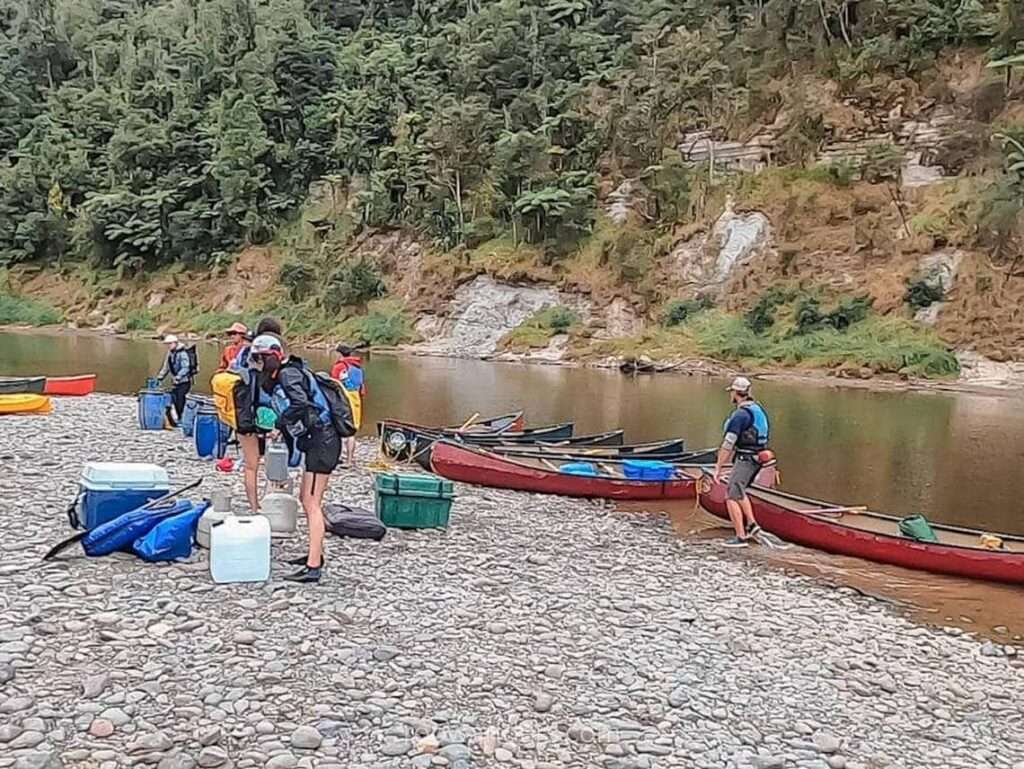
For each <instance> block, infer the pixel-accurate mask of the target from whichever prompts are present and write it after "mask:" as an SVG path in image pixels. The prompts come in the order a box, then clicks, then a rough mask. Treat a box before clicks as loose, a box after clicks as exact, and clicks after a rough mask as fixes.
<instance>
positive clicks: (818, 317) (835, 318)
mask: <svg viewBox="0 0 1024 769" xmlns="http://www.w3.org/2000/svg"><path fill="white" fill-rule="evenodd" d="M871 303H872V300H871V298H870V297H867V296H861V297H856V298H854V299H845V300H843V302H841V303H840V304H839V306H838V307H836V308H835V309H834V310H831V311H830V312H822V311H821V307H820V305H819V302H818V300H817V299H816V298H814V297H811V296H808V297H804V298H803V299H802V300H801V301H800V303H799V304H798V305H797V307H796V312H795V314H794V323H795V326H796V327H795V329H794V333H796V334H807V333H809V332H811V331H816V330H817V329H821V328H834V329H835V330H836V331H845V330H846V329H848V328H849V327H850V326H852V325H853V324H854V323H860V322H861V321H862V320H864V319H865V318H866V317H867V316H868V310H869V309H870V308H871Z"/></svg>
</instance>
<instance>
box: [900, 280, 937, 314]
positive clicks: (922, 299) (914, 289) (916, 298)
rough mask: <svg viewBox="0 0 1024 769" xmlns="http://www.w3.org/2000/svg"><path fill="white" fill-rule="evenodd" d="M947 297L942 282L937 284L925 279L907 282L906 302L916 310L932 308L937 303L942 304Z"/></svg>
mask: <svg viewBox="0 0 1024 769" xmlns="http://www.w3.org/2000/svg"><path fill="white" fill-rule="evenodd" d="M945 295H946V292H945V290H944V289H943V286H942V283H941V282H940V283H938V284H935V283H930V282H928V281H926V280H923V279H918V280H911V281H907V293H906V296H905V301H906V302H907V304H909V305H910V306H911V307H913V308H914V309H915V310H923V309H925V308H926V307H931V306H932V305H933V304H935V302H941V301H942V300H943V298H944V297H945Z"/></svg>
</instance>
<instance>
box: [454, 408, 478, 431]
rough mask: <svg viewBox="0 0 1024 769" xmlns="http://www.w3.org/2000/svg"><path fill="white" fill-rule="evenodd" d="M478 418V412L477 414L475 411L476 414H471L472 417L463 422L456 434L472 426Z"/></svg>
mask: <svg viewBox="0 0 1024 769" xmlns="http://www.w3.org/2000/svg"><path fill="white" fill-rule="evenodd" d="M479 418H480V412H479V411H477V412H476V413H475V414H473V416H471V417H470V418H469V419H467V420H466V421H465V422H464V423H463V425H462V427H460V428H459V429H458V430H457V432H460V433H461V432H462V431H463V430H465V429H466V428H467V427H469V426H470V425H471V424H473V423H474V422H475V421H476V420H478V419H479Z"/></svg>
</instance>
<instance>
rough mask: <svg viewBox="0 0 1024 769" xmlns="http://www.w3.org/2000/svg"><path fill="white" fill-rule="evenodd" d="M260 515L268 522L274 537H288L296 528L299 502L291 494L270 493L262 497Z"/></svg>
mask: <svg viewBox="0 0 1024 769" xmlns="http://www.w3.org/2000/svg"><path fill="white" fill-rule="evenodd" d="M260 514H261V515H262V516H263V517H264V518H266V519H267V520H268V521H270V531H271V532H272V533H273V535H274V536H277V537H286V536H290V535H292V534H294V533H295V530H296V529H297V528H298V520H299V501H298V500H297V499H296V498H295V497H293V496H292V495H291V494H281V493H280V492H272V493H270V494H267V495H266V496H265V497H263V501H262V502H261V503H260Z"/></svg>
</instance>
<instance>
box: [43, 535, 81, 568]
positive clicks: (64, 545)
mask: <svg viewBox="0 0 1024 769" xmlns="http://www.w3.org/2000/svg"><path fill="white" fill-rule="evenodd" d="M88 533H89V532H87V531H80V532H78V533H77V534H75V535H74V536H73V537H69V538H68V539H65V540H64V541H63V542H58V543H57V544H56V545H54V546H53V547H51V548H50V549H49V550H48V551H47V553H46V555H44V556H43V560H44V561H49V560H50V559H51V558H53V557H54V556H56V555H58V554H60V553H62V552H64V551H65V550H67V549H68V548H69V547H71V546H72V545H73V544H75V543H76V542H81V541H82V540H83V539H84V538H85V535H86V534H88Z"/></svg>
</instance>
